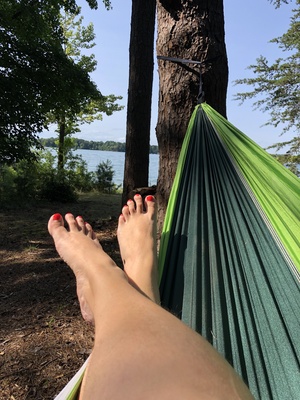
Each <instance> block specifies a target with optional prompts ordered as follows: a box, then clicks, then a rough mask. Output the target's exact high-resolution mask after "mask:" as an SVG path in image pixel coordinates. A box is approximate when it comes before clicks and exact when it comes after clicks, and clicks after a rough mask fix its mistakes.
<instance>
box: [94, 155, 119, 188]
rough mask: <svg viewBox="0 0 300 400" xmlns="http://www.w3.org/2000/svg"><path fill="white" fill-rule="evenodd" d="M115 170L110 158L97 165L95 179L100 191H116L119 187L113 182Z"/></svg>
mask: <svg viewBox="0 0 300 400" xmlns="http://www.w3.org/2000/svg"><path fill="white" fill-rule="evenodd" d="M114 174H115V172H114V170H113V166H112V162H111V161H110V160H106V161H102V162H100V163H99V164H98V165H97V169H96V173H95V177H96V178H95V179H96V187H97V189H98V190H99V192H104V193H115V192H116V191H117V190H118V187H117V186H116V185H115V184H114V183H113V177H114Z"/></svg>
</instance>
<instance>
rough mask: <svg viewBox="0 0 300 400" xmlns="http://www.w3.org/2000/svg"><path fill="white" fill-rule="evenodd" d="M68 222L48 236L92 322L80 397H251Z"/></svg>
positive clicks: (59, 222)
mask: <svg viewBox="0 0 300 400" xmlns="http://www.w3.org/2000/svg"><path fill="white" fill-rule="evenodd" d="M139 215H140V217H142V216H143V214H142V213H140V214H139ZM124 219H125V221H126V217H124ZM66 220H67V222H68V224H69V228H70V231H69V232H68V231H67V230H66V229H65V228H64V227H63V219H62V217H60V216H59V215H57V214H56V215H55V216H52V217H51V218H50V221H49V225H48V227H49V232H50V234H51V235H52V237H53V239H54V242H55V246H56V248H57V250H58V252H59V254H60V256H61V257H62V258H63V259H64V260H65V261H66V262H67V263H68V264H69V265H70V267H71V268H72V269H73V271H74V273H75V275H76V279H77V284H78V293H79V294H80V298H79V299H80V301H81V302H82V301H83V302H84V306H81V308H83V309H86V310H87V311H86V312H87V313H88V314H89V315H90V316H92V317H93V319H94V321H95V346H94V349H93V352H92V355H91V359H90V362H89V365H88V368H87V370H86V373H85V376H84V381H83V385H82V389H81V396H80V398H81V399H84V400H85V399H93V400H94V399H95V400H96V399H103V400H105V399H114V400H118V399H122V400H126V399H130V400H132V399H145V400H147V399H162V400H163V399H180V400H181V399H251V398H252V397H251V395H250V393H249V391H248V390H247V388H246V386H245V385H244V384H243V383H242V381H241V380H240V379H239V378H238V377H237V375H236V374H235V373H234V371H233V369H232V368H231V367H230V366H229V364H227V362H225V361H224V360H223V359H222V358H221V357H220V356H219V355H218V354H217V352H216V351H215V350H214V349H213V348H212V346H210V345H209V344H208V342H206V341H205V340H204V339H203V338H202V337H201V336H200V335H198V334H196V333H195V332H193V331H192V330H191V329H189V328H188V327H186V326H185V325H184V324H183V323H182V322H181V321H179V320H178V319H177V318H176V317H174V316H173V315H171V314H170V313H168V312H167V311H165V310H163V309H162V308H161V307H160V306H158V305H156V304H155V303H154V302H153V301H151V300H149V299H148V298H147V297H146V296H145V295H143V294H141V293H140V292H139V291H138V290H136V289H135V288H134V287H133V286H131V285H130V284H129V283H128V280H127V277H126V275H125V274H124V273H123V271H122V270H121V269H119V268H118V267H117V266H116V265H115V263H114V262H113V261H112V260H111V259H110V258H109V256H108V255H107V254H105V253H104V252H103V250H102V248H101V246H100V245H98V244H97V243H96V240H95V239H94V238H93V234H92V231H90V232H88V234H87V231H86V228H85V226H84V224H83V221H81V219H79V218H77V221H76V220H75V219H74V218H73V216H72V215H71V214H67V215H66ZM136 222H137V223H138V221H137V220H136ZM121 223H122V221H121ZM141 225H143V224H141ZM137 226H138V225H137ZM139 229H143V228H142V226H141V227H140V228H139ZM144 240H145V239H144ZM139 245H140V244H139V243H132V246H139ZM125 261H126V263H127V260H125Z"/></svg>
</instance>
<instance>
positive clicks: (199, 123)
mask: <svg viewBox="0 0 300 400" xmlns="http://www.w3.org/2000/svg"><path fill="white" fill-rule="evenodd" d="M159 265H160V275H161V283H160V289H161V297H162V305H163V306H165V307H166V308H168V309H169V310H171V311H173V312H174V313H176V314H177V315H178V316H179V317H180V318H181V319H182V320H183V321H184V322H185V323H186V324H188V325H189V326H191V327H192V328H193V329H194V330H196V331H197V332H199V333H200V334H201V335H203V336H204V337H205V338H206V339H207V340H208V341H209V342H210V343H211V344H212V345H213V346H214V347H215V348H216V349H217V350H218V352H219V353H221V354H222V355H223V356H224V357H225V358H226V359H227V360H228V361H229V362H230V364H231V365H232V366H233V367H234V369H235V370H236V371H237V373H238V374H240V376H241V377H242V378H243V379H244V381H245V382H246V383H247V384H248V386H249V387H250V390H251V392H252V394H253V395H254V397H255V398H256V399H261V400H267V399H276V400H284V399H286V400H288V399H300V290H299V289H300V288H299V282H300V272H299V271H300V179H299V178H297V177H296V175H294V174H292V173H291V172H290V171H288V170H287V169H286V168H285V167H283V166H282V165H281V164H280V163H278V162H277V161H276V160H275V159H274V158H273V157H272V156H270V155H269V154H268V153H267V152H265V151H264V150H263V149H261V148H260V147H259V146H258V145H257V144H255V143H254V142H253V141H252V140H250V139H249V138H248V137H247V136H245V135H244V134H243V133H242V132H240V131H239V130H238V129H237V128H235V127H234V126H233V125H232V124H230V123H229V122H228V121H227V120H226V119H224V118H223V117H222V116H221V115H220V114H218V113H217V112H216V111H215V110H214V109H212V108H211V107H210V106H209V105H208V104H205V103H204V104H201V105H199V106H197V107H196V109H195V111H194V113H193V115H192V117H191V120H190V123H189V126H188V130H187V134H186V136H185V140H184V144H183V147H182V151H181V155H180V159H179V163H178V168H177V173H176V177H175V181H174V184H173V188H172V192H171V196H170V199H169V204H168V209H167V213H166V217H165V223H164V228H163V233H162V238H161V247H160V253H159Z"/></svg>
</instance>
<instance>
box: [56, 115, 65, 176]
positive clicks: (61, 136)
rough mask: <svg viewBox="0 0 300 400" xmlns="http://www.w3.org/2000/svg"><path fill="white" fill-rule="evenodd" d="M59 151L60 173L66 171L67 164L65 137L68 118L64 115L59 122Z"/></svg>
mask: <svg viewBox="0 0 300 400" xmlns="http://www.w3.org/2000/svg"><path fill="white" fill-rule="evenodd" d="M58 128H59V133H58V151H57V170H58V172H59V173H60V174H63V172H64V166H65V149H64V147H65V137H66V119H65V116H64V115H62V116H61V118H60V120H59V122H58Z"/></svg>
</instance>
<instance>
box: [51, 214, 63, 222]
mask: <svg viewBox="0 0 300 400" xmlns="http://www.w3.org/2000/svg"><path fill="white" fill-rule="evenodd" d="M52 219H53V221H59V220H60V219H62V216H61V215H60V214H59V213H57V214H54V215H53V217H52Z"/></svg>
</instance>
